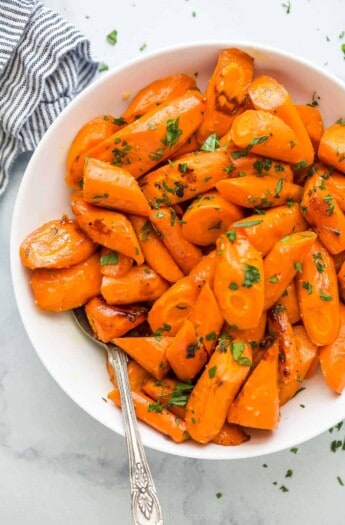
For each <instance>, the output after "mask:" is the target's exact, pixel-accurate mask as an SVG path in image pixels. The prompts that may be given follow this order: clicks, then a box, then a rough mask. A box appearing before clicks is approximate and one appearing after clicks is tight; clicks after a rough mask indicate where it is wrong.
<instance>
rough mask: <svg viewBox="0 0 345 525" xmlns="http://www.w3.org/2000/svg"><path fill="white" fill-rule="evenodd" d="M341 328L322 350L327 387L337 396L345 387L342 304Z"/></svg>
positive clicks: (342, 311) (343, 308)
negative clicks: (333, 339)
mask: <svg viewBox="0 0 345 525" xmlns="http://www.w3.org/2000/svg"><path fill="white" fill-rule="evenodd" d="M339 309H340V326H339V332H338V335H337V337H336V339H335V341H333V342H332V343H331V344H329V345H325V346H322V347H321V348H320V365H321V371H322V374H323V377H324V380H325V381H326V383H327V385H328V386H329V387H330V388H331V389H332V390H333V391H334V392H336V393H337V394H341V393H342V391H343V389H344V387H345V306H344V305H343V304H342V303H340V305H339Z"/></svg>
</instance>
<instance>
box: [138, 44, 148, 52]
mask: <svg viewBox="0 0 345 525" xmlns="http://www.w3.org/2000/svg"><path fill="white" fill-rule="evenodd" d="M146 48H147V44H145V43H144V44H143V45H141V46H140V47H139V51H144V49H146Z"/></svg>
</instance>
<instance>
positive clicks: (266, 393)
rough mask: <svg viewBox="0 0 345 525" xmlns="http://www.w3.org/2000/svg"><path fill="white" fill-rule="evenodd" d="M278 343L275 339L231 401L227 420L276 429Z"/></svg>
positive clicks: (254, 426) (277, 415) (277, 411)
mask: <svg viewBox="0 0 345 525" xmlns="http://www.w3.org/2000/svg"><path fill="white" fill-rule="evenodd" d="M278 354H279V344H278V342H275V343H273V345H272V346H271V348H269V349H268V350H266V352H265V354H264V356H263V357H262V359H261V360H260V362H259V363H258V365H257V367H256V368H255V369H254V371H253V373H252V374H251V375H250V376H249V378H248V379H247V381H246V382H245V384H244V386H243V388H242V390H241V391H240V393H239V394H238V396H237V397H236V398H235V399H234V401H233V402H232V403H231V405H230V409H229V414H228V421H229V422H230V423H237V424H238V425H242V426H245V427H252V428H262V429H266V430H275V429H276V428H277V426H278V422H279V388H278Z"/></svg>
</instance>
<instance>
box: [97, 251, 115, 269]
mask: <svg viewBox="0 0 345 525" xmlns="http://www.w3.org/2000/svg"><path fill="white" fill-rule="evenodd" d="M99 263H100V265H101V266H106V265H107V264H119V255H118V253H117V252H115V251H113V252H110V253H107V254H105V255H102V257H101V258H100V260H99Z"/></svg>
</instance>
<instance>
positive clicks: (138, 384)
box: [107, 359, 152, 392]
mask: <svg viewBox="0 0 345 525" xmlns="http://www.w3.org/2000/svg"><path fill="white" fill-rule="evenodd" d="M107 370H108V374H109V379H110V381H111V382H112V383H113V385H114V387H115V388H116V389H117V387H118V384H117V379H116V375H115V371H114V369H113V367H112V366H111V364H110V363H109V361H107ZM127 374H128V381H129V386H130V389H131V390H132V391H135V392H140V391H141V389H142V387H143V385H144V384H145V383H146V381H148V380H149V379H151V378H152V376H151V374H149V373H148V372H147V370H145V368H143V367H142V366H140V365H139V364H138V363H137V362H136V361H134V360H133V359H130V360H129V361H128V363H127Z"/></svg>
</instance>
